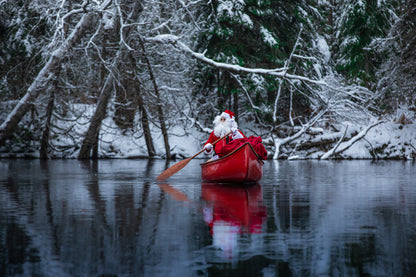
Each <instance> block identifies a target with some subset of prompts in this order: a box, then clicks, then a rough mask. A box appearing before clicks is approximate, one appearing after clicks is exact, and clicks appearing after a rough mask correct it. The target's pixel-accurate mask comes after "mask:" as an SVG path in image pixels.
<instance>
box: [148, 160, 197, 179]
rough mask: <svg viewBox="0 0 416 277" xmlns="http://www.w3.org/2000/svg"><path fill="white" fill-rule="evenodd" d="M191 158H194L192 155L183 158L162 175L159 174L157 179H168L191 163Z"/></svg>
mask: <svg viewBox="0 0 416 277" xmlns="http://www.w3.org/2000/svg"><path fill="white" fill-rule="evenodd" d="M191 159H192V157H191V158H187V159H185V160H182V161H180V162H178V163H176V164H174V165H172V166H171V167H169V168H168V169H166V170H165V171H163V172H162V173H160V175H159V176H157V178H156V180H159V181H162V180H166V179H167V178H169V177H170V176H172V175H173V174H175V173H176V172H178V171H179V170H181V169H182V168H184V167H185V166H186V165H187V164H188V163H189V161H190V160H191Z"/></svg>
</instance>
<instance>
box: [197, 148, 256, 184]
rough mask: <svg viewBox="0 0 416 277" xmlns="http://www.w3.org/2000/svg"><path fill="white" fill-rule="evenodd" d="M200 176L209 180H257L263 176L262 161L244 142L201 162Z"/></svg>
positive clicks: (242, 181)
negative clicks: (229, 151)
mask: <svg viewBox="0 0 416 277" xmlns="http://www.w3.org/2000/svg"><path fill="white" fill-rule="evenodd" d="M201 176H202V179H203V180H205V181H210V182H238V183H244V182H257V181H259V180H260V179H261V177H262V176H263V161H262V160H261V158H260V157H259V156H258V155H257V154H256V152H255V151H254V149H253V147H252V146H251V144H250V143H245V144H243V145H242V146H240V147H239V148H237V149H236V150H234V151H232V152H231V153H229V154H227V155H226V156H224V157H221V158H219V159H217V160H212V161H207V162H205V163H202V164H201Z"/></svg>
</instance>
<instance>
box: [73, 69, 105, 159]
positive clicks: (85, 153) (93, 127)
mask: <svg viewBox="0 0 416 277" xmlns="http://www.w3.org/2000/svg"><path fill="white" fill-rule="evenodd" d="M112 91H113V76H112V74H111V73H109V74H108V76H107V79H106V81H105V84H104V87H103V89H102V91H101V94H100V99H99V101H98V104H97V108H96V110H95V113H94V116H93V117H92V119H91V123H90V126H89V128H88V131H87V133H86V135H85V138H84V141H83V142H82V146H81V149H80V151H79V154H78V159H79V160H82V159H89V158H90V157H91V151H92V150H93V153H92V154H93V158H94V156H95V158H97V156H98V149H97V147H98V135H99V132H100V128H101V122H102V121H103V119H104V118H105V116H106V114H107V106H108V102H109V101H110V98H111V94H112ZM94 149H95V150H94Z"/></svg>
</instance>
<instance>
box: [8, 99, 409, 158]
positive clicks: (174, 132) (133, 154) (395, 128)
mask: <svg viewBox="0 0 416 277" xmlns="http://www.w3.org/2000/svg"><path fill="white" fill-rule="evenodd" d="M71 110H72V111H74V113H73V114H70V113H68V114H67V118H66V120H62V119H58V118H57V119H55V121H54V124H56V125H58V126H59V128H60V129H62V131H61V134H59V135H56V134H55V135H53V136H52V137H51V140H50V142H51V144H52V145H53V146H54V151H53V153H52V155H51V157H53V158H76V157H77V155H78V152H79V149H80V146H81V144H82V140H83V139H82V138H83V135H84V134H85V133H86V131H87V129H88V126H89V119H90V118H91V116H92V115H93V110H94V107H93V106H92V105H89V106H86V105H77V106H74V107H72V109H71ZM80 115H81V116H80ZM408 118H410V117H408ZM395 121H397V120H394V119H391V120H390V121H388V122H386V123H382V124H380V125H377V126H375V127H373V128H372V129H370V131H369V132H368V133H367V134H366V136H365V137H364V138H363V139H361V140H359V141H358V142H356V143H355V144H353V145H352V146H351V147H350V148H349V149H347V150H345V151H344V152H342V153H341V154H340V155H337V156H335V157H333V158H344V159H414V158H415V157H416V124H414V123H411V120H409V121H408V122H406V124H400V123H396V122H395ZM23 124H24V123H23ZM342 125H343V126H347V125H348V129H347V133H346V138H347V139H350V138H351V137H353V136H354V133H355V134H356V133H358V132H360V131H361V130H363V129H364V128H366V126H365V125H363V126H358V124H352V123H345V122H344V123H342ZM240 126H241V128H240V129H241V130H242V131H243V132H244V133H245V135H246V136H250V135H258V134H260V133H261V131H260V130H258V129H256V128H255V127H254V126H252V125H251V124H250V122H244V123H242V124H240ZM206 127H207V128H211V127H212V126H206ZM30 128H32V129H33V130H31V131H33V132H35V131H36V130H35V127H30ZM140 128H141V127H140V124H139V122H136V124H135V127H134V130H129V131H124V132H123V131H122V130H120V129H119V128H118V126H116V124H115V123H114V121H113V119H112V116H111V113H110V114H109V116H108V117H107V118H106V119H105V120H104V122H103V124H102V127H101V131H100V142H99V157H100V158H147V157H148V153H147V148H146V143H145V140H144V136H143V133H142V130H141V129H140ZM344 128H345V127H344ZM319 130H320V131H319V132H311V133H312V135H311V134H305V135H303V136H301V137H300V138H299V139H298V140H297V141H294V142H292V146H288V147H285V146H284V147H282V149H281V156H280V158H288V159H319V158H320V157H321V156H322V155H323V154H325V151H324V150H323V147H320V145H319V143H317V146H315V148H310V149H307V150H298V149H296V147H293V145H296V144H297V143H298V145H301V144H302V143H306V142H309V143H311V142H315V143H316V142H319V141H325V140H326V141H328V140H331V139H332V141H335V142H334V143H333V144H332V146H331V145H329V146H330V147H333V146H334V145H335V144H336V141H337V140H339V138H340V137H342V134H343V133H344V130H343V128H340V130H341V131H338V132H330V131H328V130H324V129H319ZM37 131H38V132H40V131H39V130H37ZM151 131H152V139H153V143H154V146H155V149H156V154H157V157H158V158H164V156H165V146H164V141H163V136H162V134H161V132H160V130H159V129H158V128H157V127H156V126H153V125H152V126H151ZM254 132H257V134H256V133H254ZM317 133H321V134H319V135H317ZM208 136H209V134H208V133H203V132H199V131H197V130H196V129H193V130H186V132H185V130H184V128H183V127H182V126H180V125H177V126H175V127H171V128H170V129H169V144H170V149H171V154H172V156H173V157H175V158H178V159H182V158H186V157H190V156H193V155H194V154H196V153H198V152H199V151H200V150H202V147H203V145H204V143H205V142H206V140H207V139H208ZM38 137H40V136H39V135H38ZM262 138H263V142H264V144H265V146H266V149H267V151H268V152H269V157H273V154H274V143H273V139H272V138H270V137H267V136H263V137H262ZM343 143H348V142H343ZM343 143H341V144H340V146H339V147H342V145H343ZM27 145H30V146H29V147H28V146H27ZM39 148H40V145H39V142H38V141H32V142H29V143H26V145H24V146H22V144H17V145H16V146H14V145H13V146H8V147H3V148H2V149H0V158H2V157H33V158H37V157H39ZM326 148H328V145H327V147H326ZM6 149H8V151H6ZM328 150H329V149H328ZM285 151H286V152H285ZM326 151H327V150H326ZM197 158H201V159H203V158H207V156H206V155H204V154H203V153H201V154H200V155H199V156H198V157H197Z"/></svg>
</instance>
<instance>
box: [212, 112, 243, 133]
mask: <svg viewBox="0 0 416 277" xmlns="http://www.w3.org/2000/svg"><path fill="white" fill-rule="evenodd" d="M231 127H234V128H238V125H237V122H235V121H231V120H227V121H221V117H220V116H217V117H215V120H214V135H215V136H216V137H222V136H225V135H226V134H228V133H229V132H231Z"/></svg>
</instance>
